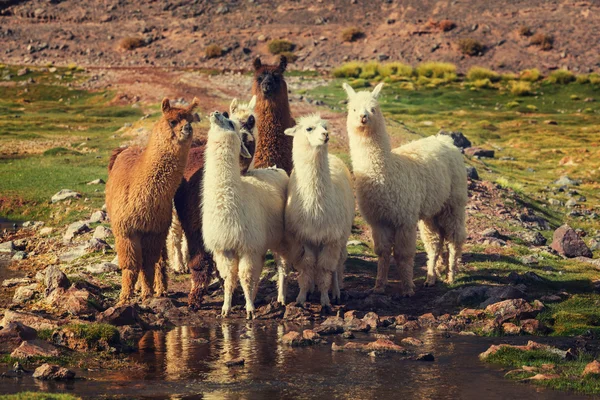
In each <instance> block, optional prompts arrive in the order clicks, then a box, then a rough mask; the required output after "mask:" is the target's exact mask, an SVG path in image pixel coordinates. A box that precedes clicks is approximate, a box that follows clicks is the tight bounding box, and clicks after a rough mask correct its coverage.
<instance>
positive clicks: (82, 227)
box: [63, 221, 90, 242]
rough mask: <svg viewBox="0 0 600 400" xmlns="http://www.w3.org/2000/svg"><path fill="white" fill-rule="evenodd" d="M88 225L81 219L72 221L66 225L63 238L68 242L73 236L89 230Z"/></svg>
mask: <svg viewBox="0 0 600 400" xmlns="http://www.w3.org/2000/svg"><path fill="white" fill-rule="evenodd" d="M89 231H90V227H89V226H88V224H87V223H85V222H83V221H78V222H73V223H72V224H71V225H69V226H68V227H67V232H66V233H65V235H64V236H63V239H64V240H65V241H66V242H68V241H71V240H72V239H73V238H74V237H75V236H77V235H81V234H82V233H85V232H89Z"/></svg>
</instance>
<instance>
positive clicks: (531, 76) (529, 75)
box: [519, 68, 542, 82]
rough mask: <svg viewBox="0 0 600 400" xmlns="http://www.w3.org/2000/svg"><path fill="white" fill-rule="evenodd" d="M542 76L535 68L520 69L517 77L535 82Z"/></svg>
mask: <svg viewBox="0 0 600 400" xmlns="http://www.w3.org/2000/svg"><path fill="white" fill-rule="evenodd" d="M541 77H542V74H541V73H540V70H539V69H537V68H532V69H525V70H523V71H521V74H520V75H519V79H520V80H522V81H527V82H537V81H539V80H540V78H541Z"/></svg>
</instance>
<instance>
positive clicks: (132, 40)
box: [119, 37, 146, 50]
mask: <svg viewBox="0 0 600 400" xmlns="http://www.w3.org/2000/svg"><path fill="white" fill-rule="evenodd" d="M145 45H146V42H145V41H144V39H142V38H140V37H126V38H123V39H121V41H120V42H119V46H120V47H121V48H122V49H123V50H135V49H137V48H139V47H143V46H145Z"/></svg>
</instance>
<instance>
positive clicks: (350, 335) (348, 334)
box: [342, 331, 354, 339]
mask: <svg viewBox="0 0 600 400" xmlns="http://www.w3.org/2000/svg"><path fill="white" fill-rule="evenodd" d="M342 337H343V338H344V339H354V333H352V332H350V331H348V332H344V333H342Z"/></svg>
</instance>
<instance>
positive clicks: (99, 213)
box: [90, 210, 108, 223]
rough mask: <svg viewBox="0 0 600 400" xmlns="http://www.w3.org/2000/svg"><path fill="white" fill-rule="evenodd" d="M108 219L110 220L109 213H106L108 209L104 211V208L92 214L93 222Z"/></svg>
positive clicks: (91, 219)
mask: <svg viewBox="0 0 600 400" xmlns="http://www.w3.org/2000/svg"><path fill="white" fill-rule="evenodd" d="M107 220H108V214H107V213H106V211H102V210H98V211H94V212H93V213H92V215H91V216H90V222H91V223H96V222H105V221H107Z"/></svg>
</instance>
